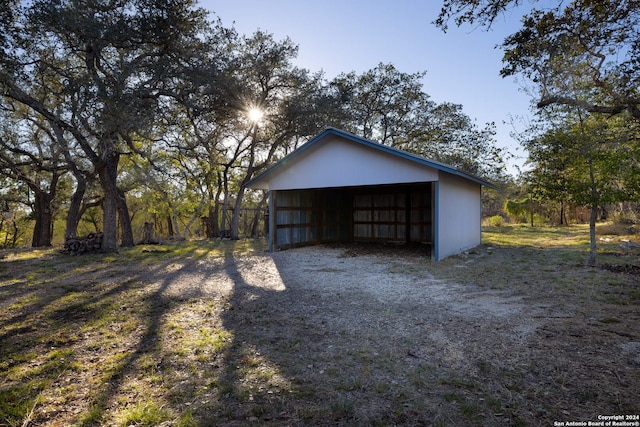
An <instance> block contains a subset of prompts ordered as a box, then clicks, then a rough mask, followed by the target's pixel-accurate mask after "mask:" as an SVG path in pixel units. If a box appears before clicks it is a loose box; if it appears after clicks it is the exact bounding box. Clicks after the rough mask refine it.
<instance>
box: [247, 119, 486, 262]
mask: <svg viewBox="0 0 640 427" xmlns="http://www.w3.org/2000/svg"><path fill="white" fill-rule="evenodd" d="M248 186H249V187H250V188H254V189H264V190H268V191H269V249H270V250H274V249H279V248H287V247H293V246H299V245H306V244H314V243H322V242H345V241H347V242H348V241H392V242H405V243H411V242H418V243H421V244H428V245H430V246H431V256H432V258H433V259H435V260H440V259H442V258H444V257H447V256H450V255H453V254H456V253H459V252H461V251H464V250H466V249H469V248H472V247H474V246H477V245H479V244H480V242H481V228H480V226H481V219H482V213H481V189H482V186H488V187H492V188H495V187H494V186H493V185H492V184H491V183H489V182H487V181H484V180H482V179H480V178H477V177H474V176H471V175H469V174H466V173H463V172H460V171H459V170H457V169H455V168H454V167H451V166H448V165H445V164H442V163H438V162H435V161H432V160H428V159H425V158H423V157H420V156H416V155H414V154H410V153H407V152H405V151H401V150H397V149H394V148H390V147H387V146H384V145H381V144H378V143H376V142H373V141H370V140H367V139H364V138H360V137H358V136H356V135H353V134H351V133H348V132H345V131H342V130H339V129H335V128H327V129H325V130H324V131H323V132H322V133H321V134H319V135H318V136H316V137H315V138H313V139H312V140H310V141H309V142H307V143H306V144H304V145H303V146H301V147H300V148H298V149H297V150H296V151H294V152H293V153H291V154H290V155H288V156H287V157H285V158H284V159H282V160H281V161H280V162H278V163H277V164H275V165H274V166H272V167H271V168H269V169H267V170H266V171H265V172H264V173H262V174H261V175H259V176H257V177H256V178H254V179H253V180H252V181H251V182H249V184H248Z"/></svg>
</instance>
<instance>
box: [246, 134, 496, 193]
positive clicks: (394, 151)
mask: <svg viewBox="0 0 640 427" xmlns="http://www.w3.org/2000/svg"><path fill="white" fill-rule="evenodd" d="M330 134H331V135H336V136H339V137H342V138H345V139H348V140H350V141H353V142H357V143H359V144H362V145H365V146H367V147H371V148H374V149H376V150H380V151H383V152H385V153H389V154H391V155H394V156H396V157H400V158H403V159H406V160H410V161H413V162H416V163H419V164H422V165H425V166H429V167H432V168H434V169H437V170H439V171H443V172H447V173H450V174H452V175H457V176H460V177H462V178H465V179H468V180H470V181H473V182H476V183H478V184H480V185H484V186H485V187H489V188H493V189H498V187H497V186H495V185H494V184H492V183H490V182H489V181H486V180H484V179H482V178H479V177H477V176H473V175H471V174H468V173H466V172H462V171H460V170H458V169H456V168H455V167H453V166H450V165H447V164H444V163H440V162H436V161H435V160H429V159H427V158H425V157H422V156H418V155H416V154H411V153H409V152H406V151H403V150H399V149H397V148H393V147H389V146H387V145H382V144H380V143H377V142H375V141H371V140H369V139H365V138H361V137H359V136H357V135H354V134H352V133H350V132H346V131H344V130H341V129H337V128H334V127H327V128H325V130H324V131H322V132H321V133H320V134H319V135H317V136H316V137H314V138H312V139H311V140H309V141H308V142H306V143H305V144H303V145H302V146H300V147H299V148H297V149H296V150H295V151H293V152H292V153H291V154H289V155H288V156H286V157H284V158H283V159H281V160H280V161H279V162H278V163H276V164H275V165H273V166H271V167H270V168H268V169H267V170H265V171H264V172H262V173H261V174H260V175H258V176H257V177H255V178H253V179H252V180H251V181H249V182H248V183H247V187H251V185H253V184H254V183H256V182H258V181H261V180H263V179H264V178H265V177H266V176H267V175H270V174H272V173H273V172H275V171H277V170H278V169H280V168H281V167H283V166H284V165H285V164H286V163H288V162H289V161H291V160H292V159H293V158H295V157H296V156H298V155H299V154H300V153H303V152H304V151H305V150H307V149H308V148H310V147H311V146H313V145H314V144H315V143H316V142H318V141H320V140H321V139H323V138H324V137H325V136H327V135H330Z"/></svg>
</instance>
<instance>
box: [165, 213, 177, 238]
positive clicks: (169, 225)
mask: <svg viewBox="0 0 640 427" xmlns="http://www.w3.org/2000/svg"><path fill="white" fill-rule="evenodd" d="M175 234H176V233H174V231H173V221H172V220H171V215H167V236H169V237H173V236H174V235H175Z"/></svg>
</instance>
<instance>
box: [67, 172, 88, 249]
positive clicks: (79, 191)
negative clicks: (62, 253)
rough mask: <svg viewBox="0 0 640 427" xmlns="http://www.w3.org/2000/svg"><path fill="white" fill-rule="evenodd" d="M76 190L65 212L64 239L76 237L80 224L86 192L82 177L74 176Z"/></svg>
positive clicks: (85, 181) (84, 180)
mask: <svg viewBox="0 0 640 427" xmlns="http://www.w3.org/2000/svg"><path fill="white" fill-rule="evenodd" d="M75 178H76V190H75V191H74V192H73V194H72V195H71V200H70V203H69V210H68V211H67V222H66V227H65V231H64V239H65V240H67V239H69V238H71V237H76V236H77V235H78V224H79V223H80V217H81V215H80V212H81V208H82V200H83V199H84V193H85V192H86V191H87V180H86V179H85V178H84V177H83V176H82V175H76V177H75Z"/></svg>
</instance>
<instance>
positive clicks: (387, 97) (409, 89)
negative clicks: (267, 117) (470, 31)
mask: <svg viewBox="0 0 640 427" xmlns="http://www.w3.org/2000/svg"><path fill="white" fill-rule="evenodd" d="M424 76H425V72H418V73H414V74H407V73H402V72H400V71H398V70H397V69H396V68H395V67H394V66H393V65H392V64H382V63H381V64H379V65H378V66H377V67H375V68H373V69H371V70H368V71H366V72H364V73H363V74H360V75H357V74H355V73H354V72H351V73H348V74H342V75H340V76H338V77H337V78H336V79H334V81H333V82H332V86H333V87H334V88H335V90H336V92H337V94H336V96H337V97H338V99H340V101H341V103H342V104H343V107H342V108H343V109H344V111H345V120H346V127H347V129H349V130H351V131H352V132H354V133H356V134H358V135H361V136H363V137H365V138H369V139H372V140H374V141H377V142H379V143H381V144H385V145H389V146H392V147H396V148H399V149H402V150H406V151H409V152H412V153H416V154H419V155H421V156H424V157H427V158H430V159H433V160H436V161H440V162H443V163H447V164H450V165H452V166H456V167H458V168H460V169H461V170H464V171H465V172H468V173H471V174H476V175H479V176H482V177H485V178H488V179H493V180H500V179H501V178H503V175H504V173H503V172H504V161H503V154H504V153H503V152H502V150H500V149H499V148H498V147H497V146H496V145H495V141H494V139H493V137H494V136H495V125H494V124H493V123H487V124H486V126H485V127H484V128H483V129H480V128H478V127H477V125H476V124H475V123H474V122H473V120H472V119H471V118H470V117H469V116H467V115H466V114H465V113H464V112H463V109H462V106H461V105H458V104H453V103H450V102H443V103H442V104H437V103H435V102H434V101H432V100H431V99H430V97H429V95H428V94H426V93H425V92H424V91H423V87H422V79H423V77H424Z"/></svg>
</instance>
